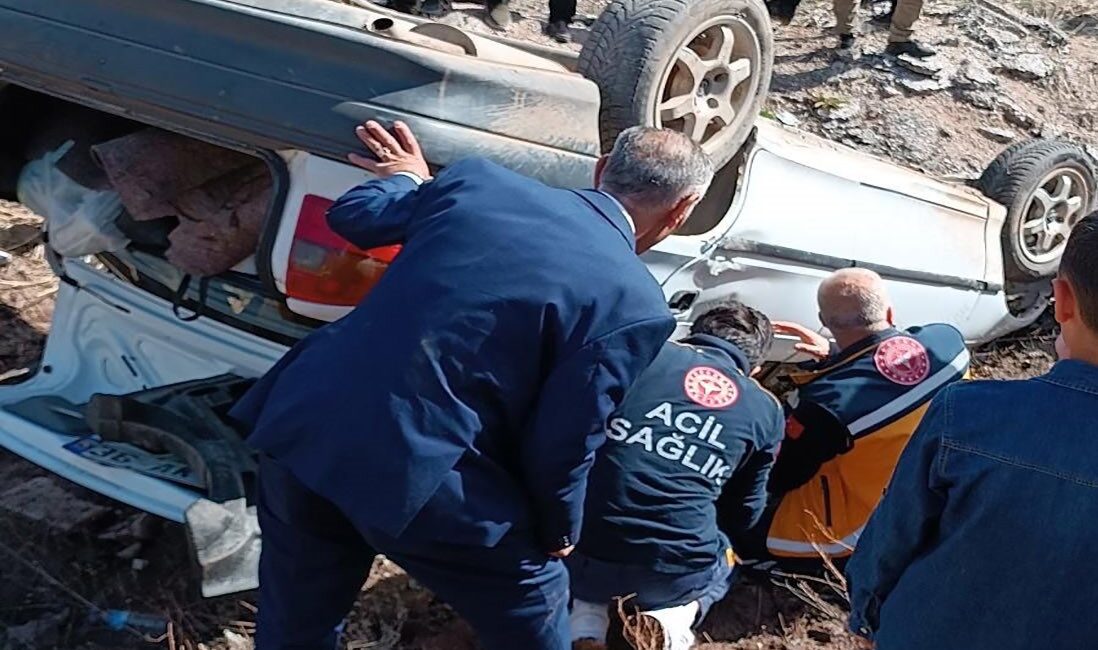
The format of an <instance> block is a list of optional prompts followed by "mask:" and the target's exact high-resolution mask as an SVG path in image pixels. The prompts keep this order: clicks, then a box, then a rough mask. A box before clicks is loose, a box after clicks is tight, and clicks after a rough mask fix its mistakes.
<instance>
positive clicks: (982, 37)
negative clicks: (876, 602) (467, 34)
mask: <svg viewBox="0 0 1098 650" xmlns="http://www.w3.org/2000/svg"><path fill="white" fill-rule="evenodd" d="M600 6H601V0H582V1H581V2H580V10H581V12H582V13H586V14H590V15H594V14H595V13H596V12H597V11H598V10H599V8H600ZM512 7H513V9H514V11H515V13H516V17H517V22H516V24H515V26H514V28H513V32H512V34H511V35H512V36H514V37H519V38H529V39H531V40H539V41H541V42H548V41H547V40H546V39H545V38H544V37H543V36H541V35H540V25H541V22H540V21H541V20H543V19H544V13H545V7H544V5H543V3H542V2H541V0H536V1H535V0H514V2H513V3H512ZM1019 11H1022V12H1025V13H1018V12H1019ZM481 12H482V10H481V9H479V8H476V7H474V6H472V5H459V11H458V12H457V13H456V14H455V15H454V16H452V17H451V18H449V19H448V20H449V21H451V22H455V23H457V24H459V25H462V26H465V27H469V28H472V29H483V30H487V29H488V28H487V27H486V26H485V25H484V24H483V22H482V21H481V18H480V16H481ZM926 16H927V17H926V19H925V20H924V21H923V23H922V24H921V25H920V31H919V35H920V38H922V39H924V40H925V41H926V42H928V43H930V44H932V45H934V46H935V47H937V48H939V50H940V51H941V53H940V55H939V56H938V57H936V58H935V59H934V60H931V61H929V62H923V63H919V62H914V61H897V60H895V59H891V58H887V57H884V56H882V55H881V54H880V52H881V51H882V49H883V46H884V33H883V31H881V29H880V28H877V27H875V26H867V28H866V36H865V38H863V39H861V40H862V51H861V52H860V53H859V54H857V55H854V56H838V55H836V54H835V53H834V52H833V50H832V49H831V48H832V47H833V45H834V38H833V37H831V36H828V35H826V28H827V27H828V25H829V24H830V21H831V19H830V17H829V11H828V4H827V3H826V2H824V1H823V0H806V1H805V2H804V4H803V5H802V7H801V11H800V14H799V16H798V18H797V20H795V21H794V23H793V24H792V25H791V26H789V27H783V28H779V29H778V31H777V40H776V44H777V52H776V55H777V64H776V68H775V75H774V81H773V93H772V98H771V100H770V101H769V103H768V106H767V110H766V112H765V115H766V116H767V117H770V118H773V119H778V120H780V121H782V122H784V123H786V124H789V125H797V126H799V127H800V128H803V129H807V130H810V131H814V132H816V133H819V134H822V135H824V136H827V137H829V138H832V139H834V140H837V141H840V142H844V143H847V144H850V145H851V146H854V147H857V148H859V149H862V150H865V151H868V152H872V153H875V154H878V155H882V156H886V157H888V158H891V159H893V160H897V161H899V162H902V163H904V164H906V165H908V166H911V167H914V168H917V169H921V170H924V171H926V172H928V173H931V174H936V175H941V176H947V177H955V178H971V177H973V176H975V175H978V174H979V172H980V171H981V170H982V169H983V167H984V166H985V165H986V164H987V163H988V162H989V161H990V160H991V158H992V157H994V155H995V154H996V153H997V152H998V151H999V150H1000V149H1001V148H1003V147H1004V146H1005V145H1006V143H1008V142H1010V141H1013V140H1016V139H1021V138H1025V137H1030V136H1033V135H1061V136H1063V137H1067V138H1071V139H1074V140H1077V141H1079V142H1081V143H1083V144H1087V145H1093V144H1096V143H1098V138H1096V137H1095V136H1096V131H1098V47H1096V46H1098V39H1096V38H1095V33H1096V32H1098V0H1014V1H1013V2H1011V3H1007V4H1005V5H996V4H992V3H989V2H985V1H984V0H966V1H965V2H961V1H960V0H953V1H942V0H932V1H930V2H928V4H927V9H926ZM583 34H584V28H583V27H582V26H577V27H576V36H577V40H580V41H582V37H583ZM577 47H578V46H577ZM37 225H38V219H37V217H35V216H34V215H31V214H29V213H27V212H26V211H25V210H23V209H22V208H20V207H19V206H18V205H15V204H10V203H3V202H0V251H5V252H8V253H10V254H11V258H10V259H7V258H5V257H3V256H0V383H2V382H5V381H19V379H20V377H21V376H23V375H26V374H28V373H30V372H32V369H33V368H34V365H35V361H36V359H37V358H38V357H39V355H40V353H41V350H42V346H43V344H44V340H45V335H46V333H47V332H48V330H49V320H50V316H51V313H52V307H53V296H54V294H55V293H56V291H57V282H56V280H55V279H54V278H53V276H52V275H51V274H50V273H49V270H48V267H47V265H46V263H45V260H44V259H43V255H42V247H41V243H40V240H39V238H38V235H37ZM1053 339H1054V330H1053V326H1052V324H1051V323H1050V322H1048V321H1047V320H1045V321H1042V322H1041V323H1039V324H1038V325H1037V326H1035V327H1034V328H1032V329H1031V330H1029V331H1027V332H1023V333H1020V334H1016V335H1013V336H1011V337H1008V338H1007V339H1004V340H1001V341H999V342H996V343H995V344H993V345H991V346H987V347H985V348H983V349H981V350H978V351H977V352H976V368H975V373H976V374H977V376H979V377H987V378H991V377H995V378H1013V377H1026V376H1032V375H1035V374H1039V373H1041V372H1043V371H1044V370H1046V369H1047V368H1048V367H1049V366H1050V365H1051V363H1052V360H1053V357H1052V341H1053ZM821 594H824V595H827V596H828V598H823V599H821V598H820V595H821ZM97 608H116V609H126V610H130V611H133V612H137V613H142V614H148V615H150V616H151V617H152V619H153V620H152V624H151V625H150V626H148V627H147V629H146V628H145V627H143V626H135V627H133V628H128V629H123V630H121V631H113V630H111V629H108V626H106V625H104V624H102V623H96V622H94V621H90V620H89V615H90V614H91V613H92V612H93V611H95V610H96V609H97ZM254 611H255V595H254V594H242V595H238V596H233V597H225V598H219V599H206V600H204V599H202V598H200V597H199V595H198V593H197V584H196V582H195V579H194V573H193V570H192V567H191V566H190V564H189V559H188V554H187V551H186V542H185V538H184V535H183V531H182V529H181V528H180V527H178V526H177V525H175V524H171V523H167V522H162V521H158V520H156V519H155V518H152V517H149V516H145V515H142V514H140V513H138V512H136V511H134V510H132V509H129V508H126V507H123V506H119V505H118V504H115V503H112V502H110V501H108V500H105V499H103V498H101V497H98V496H96V495H94V494H92V493H90V492H88V491H86V490H83V489H81V488H78V487H76V486H73V485H71V484H67V483H65V482H64V481H61V480H59V479H56V478H53V477H51V476H50V475H48V474H47V473H45V472H43V471H42V470H39V469H38V468H36V467H34V466H33V465H30V464H28V463H26V462H24V461H22V460H19V459H17V458H16V457H14V456H12V455H10V454H7V453H6V452H0V648H5V649H6V648H13V649H21V648H65V649H81V650H98V649H104V650H105V649H106V648H111V649H115V648H146V647H153V646H156V645H159V646H161V647H167V648H172V649H173V650H174V649H175V648H187V649H188V650H198V649H200V648H209V649H213V648H226V649H232V650H245V649H247V648H250V647H251V640H250V635H251V632H252V630H253V629H254V628H253V621H254ZM842 617H843V612H842V606H841V598H838V597H837V596H835V594H834V592H833V590H831V589H830V588H828V587H824V586H822V585H818V584H817V585H815V586H813V583H808V582H804V581H798V580H796V579H794V578H791V579H790V580H788V581H787V584H784V585H773V584H756V583H750V582H749V583H746V584H743V585H741V586H740V587H738V588H737V589H736V590H735V592H734V594H733V595H732V596H731V597H730V598H729V599H728V600H726V601H725V602H724V603H721V604H720V605H719V606H718V607H717V608H716V610H715V611H714V613H713V615H712V616H710V618H709V620H708V621H707V623H706V626H705V629H704V635H703V637H704V641H705V642H704V643H702V644H700V647H701V648H705V649H708V650H715V649H722V650H764V649H765V650H770V649H773V650H777V649H779V648H781V649H791V650H792V649H796V650H800V649H816V648H819V649H823V648H829V649H835V650H840V649H846V648H853V647H854V646H853V641H852V640H851V639H850V638H849V637H848V636H846V635H845V633H844V632H843V631H842V627H843V626H842ZM138 628H141V629H138ZM346 637H347V642H346V648H348V650H352V649H353V650H362V649H365V648H377V649H381V650H385V649H393V650H397V649H399V650H463V649H465V648H470V649H472V648H474V647H475V644H474V642H473V640H472V636H471V634H470V632H469V630H468V628H467V627H466V626H465V625H464V624H463V623H462V622H461V621H460V620H459V619H457V618H456V617H455V616H454V615H453V614H452V612H450V610H449V609H448V608H446V607H445V605H443V604H442V603H440V602H438V601H436V600H435V599H434V598H433V597H432V596H431V595H430V594H429V593H428V592H426V591H424V590H423V589H421V588H419V587H418V586H417V585H415V584H414V582H412V581H410V580H409V579H408V578H407V576H405V575H404V574H403V573H402V572H401V571H400V570H399V569H398V568H397V567H395V566H394V565H392V564H391V563H388V562H384V561H379V563H378V564H377V566H375V570H374V572H373V574H372V576H371V578H370V580H369V582H368V583H367V585H366V589H365V590H364V591H363V594H362V597H361V598H360V599H359V602H358V603H357V604H356V606H355V610H354V612H353V614H352V616H351V618H350V620H349V625H348V628H347V635H346Z"/></svg>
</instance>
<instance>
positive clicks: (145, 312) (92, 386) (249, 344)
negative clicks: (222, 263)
mask: <svg viewBox="0 0 1098 650" xmlns="http://www.w3.org/2000/svg"><path fill="white" fill-rule="evenodd" d="M66 271H67V273H68V274H69V276H70V277H71V278H72V279H73V280H74V281H75V282H76V283H77V284H79V285H82V287H83V288H80V289H78V288H75V287H73V286H70V285H68V284H62V285H61V290H60V293H59V294H58V301H57V307H56V309H55V311H54V319H53V326H52V329H51V332H50V336H49V340H48V342H47V345H46V351H45V354H44V357H43V361H42V365H41V370H40V371H39V372H38V374H37V375H35V376H34V377H33V378H31V379H30V380H28V381H26V382H24V383H21V384H17V385H11V386H4V387H0V445H2V446H3V447H5V448H7V449H8V450H10V451H11V452H12V453H15V454H17V455H19V456H21V457H23V458H25V459H27V460H29V461H31V462H33V463H35V464H37V465H39V466H41V467H43V468H45V469H47V470H49V471H51V472H53V473H55V474H57V475H58V476H61V477H63V478H66V479H68V480H70V481H72V482H74V483H77V484H79V485H82V486H84V487H87V488H89V489H91V490H93V491H95V492H98V493H100V494H103V495H105V496H108V497H110V498H112V499H116V500H118V501H121V502H123V503H126V504H129V505H131V506H133V507H135V508H138V509H140V510H143V511H145V512H150V513H152V514H156V515H159V516H161V517H164V518H166V519H171V520H173V521H177V522H184V521H185V513H186V510H187V509H188V508H189V507H190V506H191V505H193V504H194V503H195V502H196V501H198V500H199V498H200V497H201V495H200V494H198V493H196V492H194V491H192V490H189V489H187V488H185V487H181V486H179V485H176V484H173V483H170V482H167V481H164V480H160V479H157V478H152V477H149V476H146V475H143V474H139V473H137V472H134V471H131V470H127V469H118V468H113V467H106V466H103V465H100V464H98V463H95V462H94V461H91V460H88V459H85V458H82V457H80V456H78V455H76V454H75V453H73V452H70V451H68V450H66V449H65V448H64V445H65V444H67V443H69V442H71V441H73V440H74V437H73V436H72V435H66V434H64V433H61V432H58V431H54V430H51V429H50V428H48V427H47V426H44V425H43V424H40V423H36V422H33V421H30V420H29V419H26V418H24V417H21V416H19V415H16V414H14V413H12V412H10V411H8V410H6V409H5V406H8V405H12V404H16V403H18V402H22V401H23V400H26V399H28V398H31V397H37V396H44V395H53V396H58V397H62V398H64V399H66V400H68V401H70V402H73V403H76V404H80V403H84V402H86V401H88V399H89V398H90V397H91V395H93V394H95V393H104V394H113V395H119V394H126V393H132V392H136V391H140V390H145V389H148V388H152V387H155V386H162V385H165V384H171V383H177V382H180V381H186V380H190V379H198V378H203V377H209V376H214V375H218V374H223V373H234V374H238V375H241V376H257V375H259V374H262V372H264V371H265V370H266V369H267V368H268V367H270V365H271V364H273V363H274V361H275V360H277V359H278V357H279V356H281V355H282V354H283V353H284V352H285V349H286V348H285V347H283V346H280V345H278V344H275V343H271V342H269V341H266V340H263V339H260V338H258V337H255V336H252V335H249V334H245V333H243V332H240V331H238V330H234V329H232V328H230V327H228V326H225V325H222V324H220V323H217V322H214V321H211V320H209V319H200V320H198V321H195V322H190V323H184V322H182V321H180V320H178V319H177V318H176V317H175V316H174V315H173V314H172V309H171V305H170V303H168V302H166V301H163V300H161V299H159V298H156V297H154V296H152V295H151V294H149V293H147V292H145V291H142V290H140V289H137V288H136V287H133V286H132V285H129V284H126V283H124V282H122V281H120V280H117V279H115V278H113V277H112V276H109V275H107V274H105V273H102V272H100V271H96V270H94V269H92V268H90V267H88V266H87V265H84V264H82V263H78V262H72V261H67V262H66Z"/></svg>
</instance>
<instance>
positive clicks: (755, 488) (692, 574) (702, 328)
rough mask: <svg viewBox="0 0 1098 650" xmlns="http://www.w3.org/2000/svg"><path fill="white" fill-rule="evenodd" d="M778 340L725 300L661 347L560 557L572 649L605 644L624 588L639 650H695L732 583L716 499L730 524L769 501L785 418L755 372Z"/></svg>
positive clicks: (633, 393)
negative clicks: (567, 583)
mask: <svg viewBox="0 0 1098 650" xmlns="http://www.w3.org/2000/svg"><path fill="white" fill-rule="evenodd" d="M772 340H773V328H772V327H771V324H770V321H769V320H768V319H767V318H766V316H764V315H763V314H761V313H759V312H757V311H755V310H754V309H751V308H748V307H745V306H743V305H741V304H739V303H726V304H722V306H719V307H716V308H714V309H712V310H710V311H708V312H706V313H705V314H704V315H702V316H701V317H700V318H698V319H697V321H696V322H695V323H694V325H693V328H692V330H691V335H690V336H689V337H687V338H685V339H683V340H681V341H678V342H670V343H667V344H665V345H664V347H663V349H662V350H661V351H660V353H659V355H658V356H657V357H656V360H655V361H654V362H653V363H652V365H651V366H649V368H648V369H647V370H646V371H645V372H644V373H643V374H642V375H641V376H640V379H639V380H638V381H637V382H636V384H634V386H633V388H632V389H630V391H629V393H628V394H627V395H626V397H625V401H624V402H623V403H622V405H621V407H620V408H619V409H618V410H617V411H616V412H615V414H614V415H613V416H612V417H611V419H610V427H609V431H608V432H607V438H608V440H607V442H606V445H605V446H604V447H603V448H602V449H600V450H599V453H598V454H597V455H596V460H595V464H594V467H593V468H592V471H591V475H590V478H589V480H588V488H587V500H586V506H585V513H584V528H583V534H582V536H581V537H580V542H579V545H578V546H577V549H576V552H575V553H573V554H572V556H571V557H570V558H568V561H567V564H568V569H569V573H570V579H571V584H572V595H573V598H574V601H573V611H572V619H571V623H572V639H573V643H574V646H573V647H582V648H598V647H601V646H602V644H604V643H605V642H606V634H607V629H608V625H609V621H610V616H609V612H608V606H609V605H610V604H611V603H612V601H614V600H615V599H616V598H621V597H629V596H631V598H629V600H627V601H626V602H625V607H626V608H627V610H628V611H631V612H634V621H633V622H634V623H637V624H639V627H642V628H646V629H647V630H649V631H650V632H653V634H652V635H651V636H648V635H646V637H647V639H648V640H647V641H645V645H644V647H657V648H666V649H676V650H677V649H678V648H683V649H685V648H689V647H690V646H691V644H692V643H693V640H694V635H693V631H692V630H693V628H694V627H695V625H696V624H698V623H700V622H701V620H702V619H703V618H704V617H705V614H706V612H707V611H708V609H709V607H710V606H711V605H712V604H713V603H714V602H716V601H718V600H720V599H721V598H723V597H724V595H725V594H726V593H727V592H728V589H729V587H730V586H731V584H732V579H733V570H734V567H735V555H734V553H733V551H732V548H731V546H730V544H729V541H728V538H727V537H726V536H725V535H724V534H723V533H722V532H721V531H720V528H719V526H718V521H717V507H716V503H717V501H718V499H720V500H721V501H722V511H723V512H727V513H729V517H728V519H729V521H726V522H720V523H723V524H724V525H726V526H731V527H732V528H733V529H736V528H743V529H746V528H749V527H750V526H752V525H753V524H754V523H755V521H756V520H757V519H758V518H759V516H761V514H762V512H763V509H764V508H765V505H766V504H765V501H766V483H767V478H768V475H769V472H770V467H771V465H772V464H773V463H774V459H775V457H776V455H777V452H778V446H779V444H780V443H781V438H782V431H783V427H784V418H783V416H782V409H781V407H780V405H779V403H778V402H777V400H776V399H775V398H774V397H773V396H772V395H770V393H768V392H766V391H765V390H764V389H763V388H762V387H760V386H759V385H758V384H757V383H755V382H754V380H752V379H751V378H750V377H751V375H752V374H753V373H754V371H756V370H757V369H758V365H759V363H760V362H761V361H762V360H763V357H764V356H765V354H766V352H767V351H768V349H769V348H770V345H771V342H772ZM725 504H728V505H725ZM626 627H627V629H626V630H625V638H626V640H627V641H629V642H631V643H633V644H634V646H635V647H636V646H637V645H638V640H636V639H631V638H630V633H629V630H630V628H633V627H634V626H633V625H627V626H626ZM661 637H662V638H661ZM653 644H654V645H653Z"/></svg>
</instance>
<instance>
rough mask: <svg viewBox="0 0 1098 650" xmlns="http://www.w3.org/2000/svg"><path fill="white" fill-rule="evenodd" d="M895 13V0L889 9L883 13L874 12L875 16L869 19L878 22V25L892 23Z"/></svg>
mask: <svg viewBox="0 0 1098 650" xmlns="http://www.w3.org/2000/svg"><path fill="white" fill-rule="evenodd" d="M894 13H896V3H895V2H893V3H892V6H890V7H889V8H888V11H886V12H884V13H881V14H874V16H873V17H872V18H870V19H869V22H872V23H877V24H878V25H886V26H887V25H891V24H892V14H894Z"/></svg>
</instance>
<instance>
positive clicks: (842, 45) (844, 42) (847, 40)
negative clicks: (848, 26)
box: [839, 34, 858, 51]
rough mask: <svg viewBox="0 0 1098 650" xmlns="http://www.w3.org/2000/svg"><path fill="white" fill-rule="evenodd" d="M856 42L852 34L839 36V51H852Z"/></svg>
mask: <svg viewBox="0 0 1098 650" xmlns="http://www.w3.org/2000/svg"><path fill="white" fill-rule="evenodd" d="M857 40H858V39H856V38H854V35H853V34H839V49H840V50H843V51H849V50H852V49H854V43H855V42H856V41H857Z"/></svg>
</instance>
